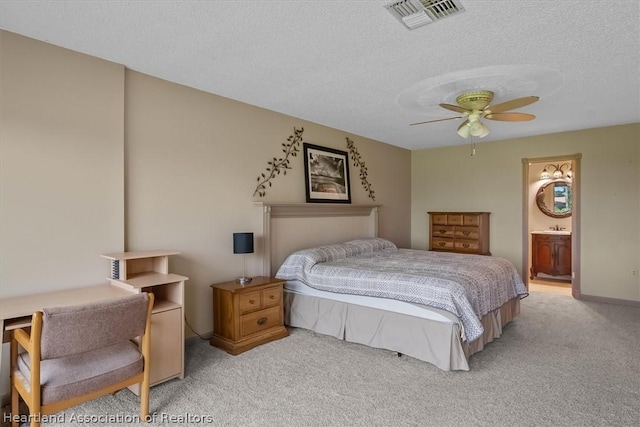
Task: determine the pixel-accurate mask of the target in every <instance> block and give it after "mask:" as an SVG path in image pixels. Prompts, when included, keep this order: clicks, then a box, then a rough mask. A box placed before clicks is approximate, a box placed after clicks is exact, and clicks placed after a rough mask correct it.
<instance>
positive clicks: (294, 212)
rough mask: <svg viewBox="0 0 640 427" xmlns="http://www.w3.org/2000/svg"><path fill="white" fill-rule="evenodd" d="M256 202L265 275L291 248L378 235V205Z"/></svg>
mask: <svg viewBox="0 0 640 427" xmlns="http://www.w3.org/2000/svg"><path fill="white" fill-rule="evenodd" d="M256 205H257V206H259V207H261V208H262V227H263V245H264V247H263V253H264V260H263V267H262V270H263V275H264V276H271V275H273V274H275V273H276V271H278V268H279V267H280V265H281V264H282V262H284V260H285V258H286V257H287V256H288V255H289V254H290V253H292V252H294V251H297V250H300V249H305V248H310V247H313V246H319V245H326V244H331V243H339V242H344V241H346V240H350V239H357V238H362V237H377V236H378V207H380V205H351V204H337V203H336V204H315V203H305V204H269V203H256Z"/></svg>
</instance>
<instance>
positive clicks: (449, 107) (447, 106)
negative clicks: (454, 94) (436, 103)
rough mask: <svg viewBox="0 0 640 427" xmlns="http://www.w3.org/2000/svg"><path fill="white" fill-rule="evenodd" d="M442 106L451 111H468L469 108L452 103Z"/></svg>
mask: <svg viewBox="0 0 640 427" xmlns="http://www.w3.org/2000/svg"><path fill="white" fill-rule="evenodd" d="M440 106H441V107H442V108H446V109H447V110H451V111H455V112H456V113H466V112H468V111H469V110H467V109H465V108H462V107H459V106H457V105H451V104H440Z"/></svg>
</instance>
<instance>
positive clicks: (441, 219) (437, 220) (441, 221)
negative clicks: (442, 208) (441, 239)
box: [432, 214, 447, 225]
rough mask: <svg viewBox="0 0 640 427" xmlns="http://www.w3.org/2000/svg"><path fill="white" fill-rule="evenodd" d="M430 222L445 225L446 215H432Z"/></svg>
mask: <svg viewBox="0 0 640 427" xmlns="http://www.w3.org/2000/svg"><path fill="white" fill-rule="evenodd" d="M432 222H433V224H434V225H435V224H437V225H447V214H442V215H438V214H433V215H432Z"/></svg>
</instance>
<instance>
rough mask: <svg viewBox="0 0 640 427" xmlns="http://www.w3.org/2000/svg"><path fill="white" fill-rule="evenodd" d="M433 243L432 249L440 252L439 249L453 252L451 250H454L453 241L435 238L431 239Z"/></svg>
mask: <svg viewBox="0 0 640 427" xmlns="http://www.w3.org/2000/svg"><path fill="white" fill-rule="evenodd" d="M431 242H432V249H433V250H438V249H447V250H451V249H453V240H452V239H438V238H436V237H433V238H432V239H431Z"/></svg>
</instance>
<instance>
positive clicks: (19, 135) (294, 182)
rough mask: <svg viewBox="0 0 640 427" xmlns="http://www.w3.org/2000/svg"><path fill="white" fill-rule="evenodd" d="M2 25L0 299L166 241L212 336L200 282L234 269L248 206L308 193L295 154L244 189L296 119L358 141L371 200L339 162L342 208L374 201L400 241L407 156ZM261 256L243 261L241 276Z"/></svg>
mask: <svg viewBox="0 0 640 427" xmlns="http://www.w3.org/2000/svg"><path fill="white" fill-rule="evenodd" d="M0 34H1V35H2V45H1V48H2V64H3V65H2V97H1V98H2V126H1V129H2V134H1V136H2V147H1V148H2V187H1V188H2V203H1V206H2V235H1V236H0V244H1V248H2V275H1V276H0V278H1V283H0V285H1V286H0V290H1V294H0V296H2V297H5V296H11V295H18V294H28V293H31V292H38V291H45V290H53V289H60V288H70V287H77V286H84V285H92V284H96V283H105V282H106V280H105V278H106V277H107V275H108V269H109V263H108V262H107V261H105V260H104V259H103V258H100V257H99V255H100V254H102V253H106V252H115V251H120V250H144V249H161V248H166V249H175V250H179V251H180V252H181V255H179V256H175V257H172V260H171V265H170V268H171V270H172V271H174V272H176V273H180V274H183V275H186V276H188V277H189V278H190V280H189V281H187V286H186V315H187V319H188V321H189V323H190V324H191V326H193V328H194V329H195V330H196V331H197V332H199V333H205V334H206V333H208V332H210V331H211V330H212V328H213V326H212V313H211V289H210V288H209V285H210V284H212V283H215V282H221V281H227V280H233V279H234V278H236V277H238V276H240V275H241V274H242V268H243V262H242V261H243V259H242V256H239V255H234V254H233V253H232V233H233V232H235V231H253V232H254V233H256V238H257V239H258V244H259V243H260V237H261V235H260V234H261V231H262V217H261V210H260V209H259V208H257V207H255V206H254V205H253V202H254V201H265V202H271V203H283V202H288V203H304V202H305V191H304V168H303V159H302V154H300V155H298V156H297V157H293V158H292V159H291V167H292V169H291V170H290V171H288V172H287V175H280V176H278V177H277V178H275V179H274V180H273V186H272V187H270V188H268V190H267V194H266V196H265V197H264V198H262V199H260V198H259V197H254V196H253V192H254V189H255V186H256V178H257V177H258V175H259V174H260V173H261V172H263V171H264V170H265V168H266V166H267V161H268V160H270V159H271V158H272V157H274V156H275V157H281V156H282V155H283V153H282V152H281V149H282V145H281V144H282V143H284V142H286V139H287V137H289V135H291V134H293V130H294V127H295V128H300V127H304V134H303V136H304V141H306V142H309V143H313V144H318V145H321V146H326V147H332V148H337V149H341V150H345V151H346V150H347V147H346V139H345V138H346V137H347V136H348V137H349V138H351V139H352V140H353V141H354V142H355V144H356V147H357V148H358V151H359V152H360V154H361V155H362V157H363V159H364V160H365V161H366V165H367V167H368V171H369V182H370V183H371V184H372V185H373V189H374V190H375V195H376V200H375V202H374V201H372V200H371V199H369V198H368V195H367V193H366V192H365V190H364V189H363V187H362V186H361V184H360V181H359V179H358V175H359V174H358V171H357V169H356V168H354V167H353V164H350V169H351V187H352V195H351V196H352V203H354V204H373V203H376V204H381V205H382V207H381V208H380V226H379V234H380V235H381V236H382V237H386V238H389V239H391V240H393V241H394V242H395V243H397V244H398V245H400V246H404V247H408V246H409V244H410V203H411V202H410V197H411V190H410V189H411V172H410V165H411V153H410V151H408V150H404V149H400V148H397V147H393V146H390V145H387V144H382V143H379V142H376V141H373V140H370V139H367V138H362V137H359V136H355V135H350V134H347V133H345V132H343V131H340V130H336V129H331V128H328V127H325V126H321V125H318V124H314V123H310V122H306V121H304V120H300V119H296V118H294V117H289V116H285V115H282V114H278V113H275V112H272V111H267V110H264V109H261V108H257V107H253V106H249V105H246V104H242V103H240V102H236V101H232V100H229V99H225V98H222V97H219V96H216V95H211V94H207V93H204V92H201V91H197V90H194V89H191V88H188V87H185V86H181V85H177V84H173V83H169V82H166V81H163V80H159V79H155V78H152V77H149V76H146V75H143V74H140V73H137V72H133V71H128V70H127V71H125V69H124V67H122V66H121V65H117V64H113V63H109V62H106V61H101V60H98V59H96V58H92V57H89V56H86V55H82V54H79V53H76V52H72V51H68V50H65V49H61V48H57V47H54V46H52V45H48V44H45V43H41V42H37V41H34V40H32V39H28V38H24V37H21V36H17V35H14V34H11V33H6V32H2V33H0ZM301 149H302V147H301ZM260 256H261V253H256V254H253V255H249V256H247V270H248V271H247V272H248V273H249V274H250V275H257V274H260V272H261V265H262V260H261V258H260ZM187 332H188V333H189V331H187Z"/></svg>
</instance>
